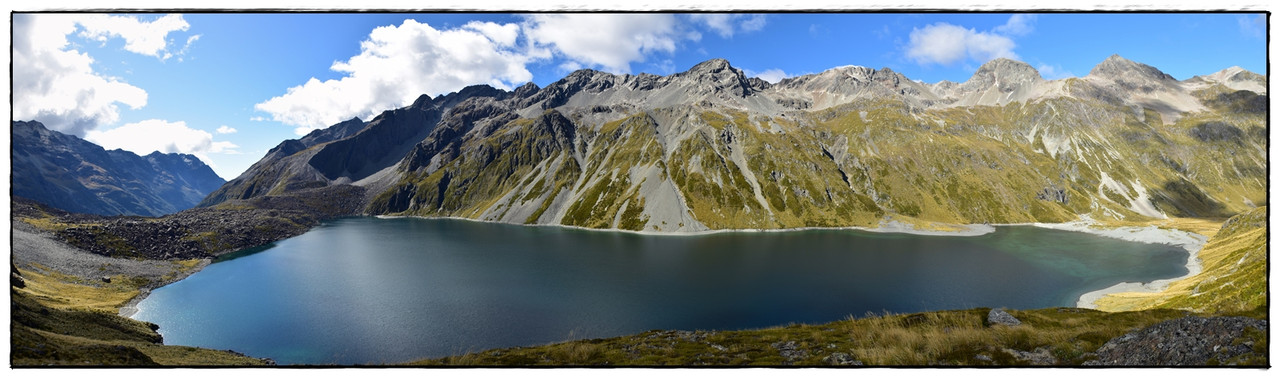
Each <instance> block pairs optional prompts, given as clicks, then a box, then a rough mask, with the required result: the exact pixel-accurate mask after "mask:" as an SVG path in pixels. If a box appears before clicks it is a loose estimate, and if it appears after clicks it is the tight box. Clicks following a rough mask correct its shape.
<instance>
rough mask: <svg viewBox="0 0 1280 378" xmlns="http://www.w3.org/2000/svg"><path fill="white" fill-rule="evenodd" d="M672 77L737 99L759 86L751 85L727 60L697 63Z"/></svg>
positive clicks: (718, 59)
mask: <svg viewBox="0 0 1280 378" xmlns="http://www.w3.org/2000/svg"><path fill="white" fill-rule="evenodd" d="M673 76H674V77H675V78H677V79H681V80H689V81H692V82H693V83H694V84H696V85H698V86H699V87H700V88H702V89H706V90H710V91H713V92H719V91H724V92H728V93H730V94H732V95H734V96H738V97H745V96H747V95H748V94H751V93H752V92H753V91H754V90H755V89H759V88H753V87H760V86H761V85H760V84H759V83H755V84H756V85H753V83H752V82H749V81H748V80H747V75H746V74H745V73H743V72H742V70H740V69H737V68H734V67H733V66H732V65H730V64H729V61H728V60H724V59H720V58H716V59H711V60H708V61H705V62H702V63H698V64H697V65H694V66H693V68H690V69H689V70H688V71H685V72H681V73H678V74H675V75H673ZM761 82H763V81H761ZM703 87H705V88H703Z"/></svg>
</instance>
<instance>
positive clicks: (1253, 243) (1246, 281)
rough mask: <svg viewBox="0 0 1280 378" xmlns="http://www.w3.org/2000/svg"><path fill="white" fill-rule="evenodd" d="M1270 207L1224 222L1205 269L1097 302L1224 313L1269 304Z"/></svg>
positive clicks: (1204, 253)
mask: <svg viewBox="0 0 1280 378" xmlns="http://www.w3.org/2000/svg"><path fill="white" fill-rule="evenodd" d="M1267 230H1268V228H1267V207H1266V206H1263V207H1259V208H1257V209H1254V210H1252V211H1249V212H1246V213H1243V214H1240V215H1237V216H1235V217H1232V218H1230V219H1228V220H1227V221H1226V222H1225V223H1223V224H1222V228H1221V230H1219V231H1217V232H1216V234H1215V235H1213V237H1212V238H1210V239H1209V242H1208V243H1207V244H1205V246H1204V248H1203V249H1201V250H1200V252H1199V257H1200V261H1201V262H1202V264H1203V270H1202V271H1201V272H1200V274H1197V275H1195V276H1192V277H1188V278H1186V279H1183V280H1180V281H1177V282H1174V283H1172V284H1170V285H1169V287H1168V288H1167V289H1165V290H1164V291H1162V292H1159V293H1118V294H1111V295H1107V296H1105V297H1103V298H1101V299H1099V300H1098V301H1097V302H1096V303H1097V305H1098V309H1100V310H1106V311H1130V310H1140V309H1149V308H1169V309H1186V310H1193V311H1196V312H1202V313H1220V312H1231V311H1241V310H1247V309H1252V308H1255V307H1258V306H1265V305H1266V304H1267Z"/></svg>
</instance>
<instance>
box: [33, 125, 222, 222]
mask: <svg viewBox="0 0 1280 378" xmlns="http://www.w3.org/2000/svg"><path fill="white" fill-rule="evenodd" d="M11 125H12V127H13V129H12V133H11V135H12V137H13V150H12V152H11V154H10V156H11V157H12V159H13V160H12V163H13V176H12V179H13V195H15V196H19V197H26V198H30V199H33V200H36V201H39V202H43V203H45V204H48V205H50V206H53V207H57V208H60V209H64V210H67V211H72V212H80V213H91V214H101V215H148V216H157V215H163V214H169V213H174V212H178V211H181V210H185V209H188V208H191V207H192V206H195V205H196V203H198V202H200V200H201V199H202V198H204V196H205V195H207V194H209V192H211V191H213V190H215V189H217V188H218V187H219V186H221V185H222V184H223V183H224V182H225V181H224V180H223V179H222V178H221V177H218V175H217V174H215V173H214V172H213V169H211V168H209V166H207V165H205V164H204V163H203V162H201V161H200V160H199V159H197V158H196V157H195V156H192V155H185V154H163V153H159V152H155V153H151V154H149V155H146V156H138V155H136V154H134V153H132V152H128V151H124V150H111V151H108V150H105V149H103V148H102V147H100V146H98V145H96V144H93V143H90V142H88V141H85V140H83V139H80V138H77V137H75V136H71V135H66V134H63V133H60V132H57V131H52V130H49V129H46V128H45V127H44V125H43V124H41V123H40V122H35V121H30V122H24V121H16V122H13V123H11Z"/></svg>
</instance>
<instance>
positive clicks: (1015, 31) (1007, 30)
mask: <svg viewBox="0 0 1280 378" xmlns="http://www.w3.org/2000/svg"><path fill="white" fill-rule="evenodd" d="M1035 21H1036V15H1034V14H1022V13H1019V14H1015V15H1013V16H1011V17H1009V21H1007V22H1005V23H1004V25H1000V26H997V27H996V28H995V29H992V31H993V32H996V33H999V34H1004V35H1014V36H1023V35H1027V34H1030V33H1031V31H1033V30H1035V27H1034V26H1033V25H1031V24H1032V23H1034V22H1035Z"/></svg>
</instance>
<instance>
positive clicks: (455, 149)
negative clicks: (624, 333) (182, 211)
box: [202, 55, 1266, 231]
mask: <svg viewBox="0 0 1280 378" xmlns="http://www.w3.org/2000/svg"><path fill="white" fill-rule="evenodd" d="M1133 72H1136V73H1139V74H1140V75H1130V74H1129V73H1133ZM1223 72H1226V71H1223ZM1233 77H1241V78H1243V79H1238V80H1235V83H1237V84H1239V83H1242V82H1245V83H1247V82H1249V80H1255V79H1256V78H1251V77H1249V76H1248V75H1245V74H1243V73H1241V72H1229V73H1224V74H1220V75H1217V76H1205V77H1198V79H1191V80H1188V81H1184V82H1179V81H1176V80H1173V78H1172V77H1170V76H1168V75H1167V74H1164V73H1163V72H1160V71H1159V70H1158V69H1155V68H1154V67H1151V66H1147V65H1143V64H1141V63H1136V62H1132V61H1129V60H1127V59H1124V58H1122V57H1119V56H1118V55H1116V56H1112V57H1110V58H1108V59H1107V60H1106V61H1104V62H1102V63H1100V64H1099V65H1098V66H1096V67H1095V69H1094V70H1093V71H1092V72H1091V73H1090V75H1088V76H1085V77H1081V78H1068V79H1058V80H1045V79H1043V78H1042V77H1041V76H1040V74H1039V73H1038V72H1037V71H1036V70H1035V69H1034V68H1033V67H1031V66H1030V65H1027V64H1026V63H1023V62H1017V61H1014V60H1009V59H996V60H993V61H991V62H988V63H986V64H984V65H983V66H982V67H980V68H979V69H978V70H977V72H975V74H974V75H973V77H971V78H970V79H969V80H966V81H965V82H963V83H951V82H939V83H936V84H925V83H922V82H918V81H914V80H911V79H909V78H907V77H905V76H903V75H902V74H900V73H897V72H895V71H893V70H892V69H889V68H882V69H879V70H874V69H869V68H865V67H858V66H845V67H837V68H834V69H831V70H827V71H823V72H821V73H817V74H811V75H804V76H799V77H794V78H787V79H783V80H782V81H780V82H778V83H777V84H769V83H767V82H764V81H763V80H759V79H758V78H747V77H746V76H745V74H744V73H743V71H742V70H740V69H737V68H735V67H733V66H732V65H731V64H729V62H728V61H727V60H724V59H712V60H708V61H705V62H702V63H699V64H697V65H695V66H693V67H691V68H690V69H689V70H686V71H684V72H680V73H676V74H672V75H668V76H656V75H650V74H639V75H615V74H609V73H604V72H600V71H594V70H578V71H574V72H572V73H570V74H569V75H567V76H566V77H565V78H563V79H561V80H558V81H556V82H553V83H551V84H548V85H547V86H546V87H544V88H538V87H537V86H536V85H532V84H526V85H523V86H521V87H519V88H517V89H516V90H513V91H505V90H500V89H494V88H491V87H487V86H472V87H468V88H464V89H463V90H460V91H459V92H455V93H451V94H447V95H441V96H437V97H435V98H431V97H430V96H422V97H420V98H419V100H418V101H415V103H414V104H413V105H411V106H409V107H405V108H401V109H397V110H391V111H387V112H384V113H383V114H382V115H380V116H379V117H378V118H375V120H371V121H370V122H369V123H368V124H369V126H366V127H365V128H363V129H361V131H359V132H357V133H354V134H352V135H347V136H345V137H343V138H340V139H335V140H332V141H328V142H325V143H318V144H316V145H314V146H308V148H307V149H306V150H305V151H293V153H292V154H289V155H288V156H284V157H280V156H272V155H270V154H269V156H267V157H266V158H264V159H263V160H262V161H259V162H258V163H256V164H255V165H254V166H255V167H259V168H258V169H257V170H255V168H251V169H250V171H247V172H246V174H244V175H241V177H238V178H237V179H234V180H232V181H231V182H229V183H228V184H227V185H226V186H224V187H223V188H220V189H219V191H218V192H219V193H221V194H219V195H211V196H210V197H209V198H206V199H205V201H204V202H202V206H208V205H212V204H216V203H218V202H220V201H222V200H225V199H247V198H252V197H255V196H260V195H265V194H269V193H283V192H287V191H289V190H294V189H297V188H304V187H305V188H310V187H317V186H326V185H336V184H349V183H350V184H354V185H357V186H363V187H365V188H366V189H367V190H366V191H365V193H367V195H368V197H367V198H366V199H365V200H366V201H367V203H368V206H367V208H366V212H367V213H370V214H400V215H439V216H460V217H467V218H477V219H482V220H492V221H502V222H508V223H539V224H564V225H573V226H582V227H592V228H625V229H645V230H657V231H698V230H704V229H720V228H787V227H803V226H870V227H874V226H876V225H878V224H880V223H882V222H885V221H887V220H893V219H905V220H907V221H911V222H916V221H918V222H924V223H930V222H941V223H1015V222H1037V221H1066V220H1071V219H1074V218H1076V217H1079V216H1081V215H1091V216H1097V217H1104V218H1113V219H1126V218H1134V217H1147V218H1150V217H1155V218H1161V217H1165V216H1168V215H1169V214H1173V215H1178V216H1225V215H1228V214H1230V213H1234V212H1239V211H1243V210H1246V209H1248V208H1249V207H1250V206H1253V205H1256V204H1260V203H1265V202H1266V196H1265V194H1264V193H1263V190H1262V188H1264V187H1265V184H1262V182H1264V181H1265V179H1263V178H1262V176H1259V175H1258V174H1259V172H1260V171H1259V169H1258V168H1256V167H1258V164H1265V163H1263V162H1265V157H1264V156H1262V155H1261V151H1263V150H1265V147H1262V146H1265V140H1264V139H1265V138H1259V137H1261V136H1265V134H1266V125H1265V122H1264V121H1263V120H1262V118H1261V117H1260V116H1257V115H1254V114H1253V113H1249V114H1243V115H1242V114H1233V112H1230V111H1225V110H1215V109H1226V108H1230V107H1237V108H1239V107H1246V108H1248V107H1253V108H1256V107H1257V106H1258V105H1257V104H1258V102H1259V101H1260V100H1261V101H1263V102H1265V93H1262V94H1259V93H1253V92H1240V91H1237V90H1233V89H1231V87H1229V86H1227V85H1226V84H1224V82H1228V81H1230V80H1231V78H1233ZM752 79H755V80H752ZM1237 86H1242V85H1237ZM1239 93H1247V94H1246V95H1239ZM1206 104H1208V105H1206ZM1263 106H1264V107H1265V104H1263ZM1224 107H1225V108H1224ZM413 109H418V110H417V111H418V112H431V115H430V116H415V117H410V118H406V119H404V120H401V121H398V122H392V121H386V120H381V121H379V119H382V118H384V117H391V116H389V115H390V114H396V112H401V113H405V112H413V111H414V110H413ZM405 114H409V113H405ZM424 114H425V113H424ZM437 117H438V118H437ZM375 122H377V123H379V124H383V125H382V126H381V127H378V128H375V127H374V126H373V124H374V123H375ZM347 127H348V128H350V125H348V126H347ZM382 129H385V132H386V133H388V135H392V134H394V135H397V137H395V138H390V139H388V138H385V137H384V138H373V137H371V136H372V135H375V134H376V133H377V131H375V130H382ZM339 134H341V133H339ZM391 140H394V143H391V142H390V141H391ZM1224 143H1225V144H1224ZM286 144H290V142H284V143H282V145H281V146H280V147H277V150H281V149H282V150H281V151H286V150H287V151H292V150H296V149H297V148H296V147H295V148H286V147H288V146H287V145H286ZM1242 147H1243V149H1241V148H1242ZM273 151H274V150H273ZM371 154H372V155H376V156H377V157H376V158H367V159H364V160H360V159H361V158H363V157H366V156H372V155H371ZM1197 154H1204V155H1206V156H1213V157H1215V159H1216V160H1205V159H1204V158H1201V157H1198V156H1197ZM304 155H305V158H303V157H299V156H304ZM1068 157H1070V158H1071V160H1064V159H1067V158H1068ZM1217 157H1220V158H1221V159H1217ZM1131 161H1138V162H1144V163H1142V164H1143V165H1146V166H1148V167H1144V166H1137V165H1134V164H1133V163H1131ZM1220 162H1230V164H1231V165H1232V167H1233V170H1232V171H1231V172H1225V171H1221V170H1220V169H1219V168H1216V167H1215V166H1214V164H1216V163H1220ZM260 166H261V167H260ZM353 166H359V167H358V169H354V170H352V169H350V168H351V167H353ZM1263 166H1265V165H1263ZM265 167H274V168H271V169H263V168H265ZM1260 180H1261V181H1260ZM246 183H249V184H248V185H246ZM246 189H251V190H246ZM229 193H230V194H231V195H227V194H229Z"/></svg>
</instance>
